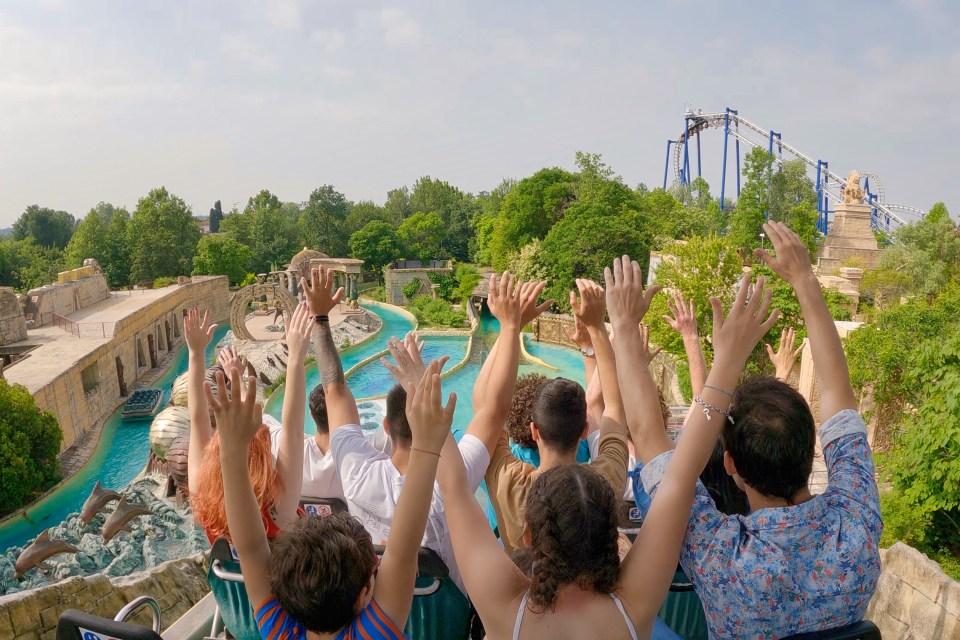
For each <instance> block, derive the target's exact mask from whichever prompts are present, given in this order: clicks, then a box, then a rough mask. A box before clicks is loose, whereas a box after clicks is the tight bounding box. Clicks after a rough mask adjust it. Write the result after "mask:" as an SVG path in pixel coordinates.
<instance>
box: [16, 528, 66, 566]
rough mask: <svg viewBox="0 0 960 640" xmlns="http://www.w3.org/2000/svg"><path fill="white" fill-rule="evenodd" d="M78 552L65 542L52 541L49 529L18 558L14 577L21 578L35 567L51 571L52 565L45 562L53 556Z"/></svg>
mask: <svg viewBox="0 0 960 640" xmlns="http://www.w3.org/2000/svg"><path fill="white" fill-rule="evenodd" d="M78 551H80V549H77V548H76V547H75V546H73V545H72V544H70V543H69V542H67V541H65V540H51V539H50V530H49V529H47V530H46V531H44V532H43V533H41V534H40V535H39V536H37V539H36V540H34V541H33V542H32V543H31V544H30V546H29V547H27V548H26V549H24V550H23V553H21V554H20V555H19V556H18V557H17V562H16V563H15V564H14V566H15V567H16V570H17V572H16V574H14V575H15V577H17V578H19V577H20V576H22V575H23V574H25V573H26V572H27V571H29V570H30V569H33V568H34V567H40V568H41V569H49V568H50V565H48V564H47V563H46V562H44V561H45V560H47V559H48V558H50V557H51V556H55V555H57V554H59V553H77V552H78Z"/></svg>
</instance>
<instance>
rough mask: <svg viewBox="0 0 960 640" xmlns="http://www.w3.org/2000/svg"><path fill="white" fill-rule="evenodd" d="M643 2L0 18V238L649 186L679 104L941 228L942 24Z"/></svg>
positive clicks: (43, 9) (904, 12)
mask: <svg viewBox="0 0 960 640" xmlns="http://www.w3.org/2000/svg"><path fill="white" fill-rule="evenodd" d="M653 4H654V3H650V2H626V1H622V2H605V1H597V0H595V1H593V2H590V3H589V4H588V3H587V2H561V1H558V0H554V1H552V2H537V3H534V2H520V1H517V0H514V1H513V2H504V1H500V0H487V1H485V2H462V1H452V0H448V1H444V2H404V3H396V4H377V3H369V2H362V1H358V0H353V1H338V0H316V1H310V0H283V1H273V2H252V1H244V2H234V1H231V2H227V1H196V2H179V1H177V0H168V1H159V0H157V1H149V2H148V1H136V2H116V1H109V2H107V1H98V0H85V1H83V2H80V1H74V2H71V1H70V0H42V1H41V0H23V1H22V2H21V1H19V0H14V1H11V0H3V1H2V2H0V226H7V225H9V224H10V223H12V222H13V221H14V220H15V219H16V218H17V216H18V215H19V214H20V213H21V212H22V211H23V209H24V208H25V207H26V206H27V205H29V204H34V203H37V204H41V205H45V206H50V207H55V208H58V209H65V210H67V211H69V212H71V213H73V214H74V215H77V216H82V215H83V214H85V213H86V211H87V210H89V208H90V207H91V206H93V205H95V204H96V203H97V202H99V201H101V200H103V201H108V202H112V203H113V204H116V205H125V206H127V207H130V208H131V209H132V208H133V207H135V206H136V202H137V199H138V198H140V197H141V196H143V195H145V194H146V193H147V191H149V190H150V189H151V188H152V187H156V186H160V185H165V186H166V187H167V188H168V189H170V190H171V191H172V192H173V193H175V194H177V195H179V196H181V197H183V198H184V199H185V200H186V201H187V203H188V204H190V205H191V206H192V207H193V210H194V212H195V213H205V212H206V211H207V210H208V209H209V207H210V206H211V205H212V203H213V201H214V200H217V199H220V200H222V201H223V205H224V209H229V208H230V207H232V206H233V205H234V204H235V203H238V204H239V205H240V207H241V208H242V207H243V205H244V203H245V202H246V200H247V198H248V197H250V196H251V195H253V194H254V193H256V192H257V191H258V190H260V189H263V188H267V189H270V190H271V191H273V192H274V193H276V194H277V195H278V196H279V197H280V198H281V199H283V200H286V201H302V200H305V199H306V197H307V196H308V195H309V193H310V191H311V190H312V189H314V188H315V187H317V186H320V185H322V184H326V183H330V184H333V185H335V186H336V187H337V188H338V189H339V190H340V191H342V192H344V193H345V194H346V195H347V197H348V198H350V199H352V200H360V199H373V200H375V201H377V202H382V201H383V200H384V199H385V197H386V192H387V191H388V190H389V189H391V188H394V187H397V186H401V185H404V184H412V183H413V181H414V180H416V179H417V177H419V176H421V175H425V174H428V175H431V176H434V177H437V178H442V179H444V180H447V181H449V182H451V183H453V184H455V185H457V186H459V187H460V188H462V189H464V190H466V191H471V192H477V191H482V190H489V189H492V188H493V187H495V186H496V185H497V184H498V183H499V182H500V181H501V179H502V178H504V177H516V178H521V177H524V176H527V175H530V174H531V173H533V172H534V171H536V170H537V169H539V168H541V167H544V166H555V165H559V166H565V167H572V166H573V160H574V153H575V151H577V150H578V149H580V150H584V151H590V152H593V153H601V154H603V156H604V158H605V159H606V161H607V162H608V163H609V164H610V165H611V166H612V167H613V168H614V169H615V170H616V171H617V172H618V173H620V174H621V175H623V177H624V178H625V180H626V181H627V182H628V183H629V184H631V185H635V184H637V183H639V182H645V183H646V184H648V185H651V186H656V185H659V184H661V183H662V180H663V163H664V150H665V142H666V140H667V139H668V138H675V137H676V136H677V134H678V133H679V132H680V131H681V130H682V127H683V112H684V108H685V107H686V106H690V107H693V108H702V109H704V110H705V111H714V110H720V111H722V110H723V108H724V107H726V106H732V107H735V108H738V109H739V110H740V113H741V115H743V116H745V117H747V118H749V119H751V120H753V121H754V122H756V123H757V124H760V125H761V126H763V127H765V128H773V129H776V130H778V131H782V132H783V136H784V140H785V141H789V142H790V143H791V144H793V145H794V146H796V147H798V148H799V149H800V150H801V151H803V152H805V153H807V154H809V155H811V156H813V157H814V158H823V159H826V160H828V161H829V162H830V166H831V169H833V170H835V171H836V172H838V173H842V174H843V175H846V173H847V172H848V171H850V170H851V169H858V170H860V171H861V172H865V171H866V172H872V173H876V174H879V175H880V176H881V177H882V178H883V183H884V186H885V190H886V198H887V200H888V201H891V202H900V203H904V204H910V205H913V206H917V207H922V208H924V209H926V208H929V206H930V205H931V204H932V203H933V202H935V201H937V200H944V201H946V203H947V205H948V206H951V207H952V208H953V210H954V217H955V218H956V217H957V216H956V214H957V213H960V186H958V185H960V180H958V177H957V172H958V169H960V163H958V162H957V161H956V159H955V157H956V154H957V153H960V126H958V122H960V45H958V44H957V38H956V31H957V28H958V27H960V24H958V23H960V9H958V8H957V6H958V5H957V4H956V3H953V2H950V1H949V0H944V1H942V2H937V1H936V0H907V1H903V2H894V1H889V2H886V1H862V2H857V1H847V2H843V3H837V2H833V1H832V0H823V1H808V2H772V1H756V2H709V1H702V0H701V1H699V2H693V1H684V2H671V3H669V6H667V3H657V4H661V5H663V6H660V7H653V6H649V5H653ZM721 141H722V135H721V134H720V133H719V132H716V131H714V132H711V133H708V134H705V135H704V137H703V144H704V176H705V177H706V178H707V179H708V180H709V181H710V182H711V183H712V185H713V186H714V192H715V193H717V192H719V181H718V176H719V172H720V150H721ZM671 179H672V176H671Z"/></svg>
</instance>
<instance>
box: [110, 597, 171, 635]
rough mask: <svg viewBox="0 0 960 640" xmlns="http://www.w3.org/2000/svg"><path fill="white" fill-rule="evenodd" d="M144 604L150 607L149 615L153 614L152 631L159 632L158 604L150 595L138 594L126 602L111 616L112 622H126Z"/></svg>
mask: <svg viewBox="0 0 960 640" xmlns="http://www.w3.org/2000/svg"><path fill="white" fill-rule="evenodd" d="M144 605H146V606H148V607H150V615H151V616H153V631H154V633H157V634H159V633H160V627H161V624H160V605H159V604H157V601H156V600H154V599H153V598H151V597H150V596H139V597H137V598H134V599H133V600H131V601H130V602H128V603H127V606H125V607H124V608H123V609H120V612H119V613H117V615H116V616H115V617H114V618H113V621H114V622H126V621H127V618H129V617H130V616H131V615H133V613H134V612H135V611H137V609H140V608H141V607H143V606H144Z"/></svg>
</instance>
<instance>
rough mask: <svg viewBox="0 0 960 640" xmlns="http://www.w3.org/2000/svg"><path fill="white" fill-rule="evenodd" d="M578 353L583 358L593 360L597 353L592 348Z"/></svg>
mask: <svg viewBox="0 0 960 640" xmlns="http://www.w3.org/2000/svg"><path fill="white" fill-rule="evenodd" d="M580 353H582V354H583V357H584V358H593V357H595V356H596V355H597V352H596V351H594V350H593V347H587V348H586V349H580Z"/></svg>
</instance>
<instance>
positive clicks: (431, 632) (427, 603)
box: [374, 544, 471, 640]
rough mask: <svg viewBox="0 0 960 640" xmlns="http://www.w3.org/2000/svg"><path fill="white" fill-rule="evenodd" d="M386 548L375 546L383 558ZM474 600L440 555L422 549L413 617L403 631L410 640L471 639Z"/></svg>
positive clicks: (414, 592) (411, 609)
mask: <svg viewBox="0 0 960 640" xmlns="http://www.w3.org/2000/svg"><path fill="white" fill-rule="evenodd" d="M385 549H386V547H385V546H384V545H379V544H378V545H374V550H375V551H376V553H377V555H378V556H379V557H381V558H382V557H383V552H384V550H385ZM470 620H471V609H470V601H469V600H467V597H466V596H465V595H463V592H462V591H460V587H458V586H457V585H456V583H454V581H453V580H451V579H450V570H449V569H448V568H447V565H446V563H444V561H443V560H442V559H441V558H440V556H439V555H437V552H436V551H434V550H433V549H428V548H427V547H420V549H419V550H418V552H417V581H416V585H415V586H414V589H413V603H412V604H411V605H410V617H409V618H407V626H406V627H405V628H404V630H403V632H404V633H405V634H406V635H407V637H408V638H410V640H447V639H449V640H466V639H467V638H469V637H470Z"/></svg>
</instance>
